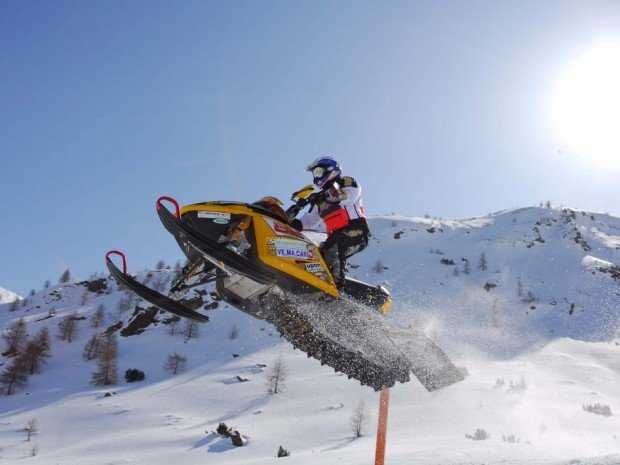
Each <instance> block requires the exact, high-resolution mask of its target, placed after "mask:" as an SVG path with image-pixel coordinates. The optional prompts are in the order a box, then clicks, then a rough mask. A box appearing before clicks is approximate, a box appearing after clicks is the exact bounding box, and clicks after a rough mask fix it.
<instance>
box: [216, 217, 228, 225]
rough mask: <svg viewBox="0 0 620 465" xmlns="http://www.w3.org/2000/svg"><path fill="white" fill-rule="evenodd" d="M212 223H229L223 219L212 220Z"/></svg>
mask: <svg viewBox="0 0 620 465" xmlns="http://www.w3.org/2000/svg"><path fill="white" fill-rule="evenodd" d="M213 222H214V223H217V224H228V223H230V221H228V220H226V219H224V218H215V219H214V220H213Z"/></svg>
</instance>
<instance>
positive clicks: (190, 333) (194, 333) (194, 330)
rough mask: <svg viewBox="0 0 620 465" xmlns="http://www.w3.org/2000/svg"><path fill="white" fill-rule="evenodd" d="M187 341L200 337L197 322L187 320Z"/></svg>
mask: <svg viewBox="0 0 620 465" xmlns="http://www.w3.org/2000/svg"><path fill="white" fill-rule="evenodd" d="M183 335H184V336H185V339H195V338H197V337H198V336H199V335H200V330H199V326H198V322H197V321H195V320H190V319H188V320H185V330H184V331H183Z"/></svg>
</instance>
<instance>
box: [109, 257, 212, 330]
mask: <svg viewBox="0 0 620 465" xmlns="http://www.w3.org/2000/svg"><path fill="white" fill-rule="evenodd" d="M113 254H114V255H119V256H120V257H122V259H123V271H121V270H119V269H118V267H117V266H116V265H115V264H114V263H112V260H111V259H110V255H113ZM105 262H106V265H107V267H108V270H109V271H110V274H111V275H112V276H113V277H114V279H115V280H116V282H118V283H120V284H123V285H124V286H127V287H128V288H129V289H131V290H132V291H133V292H135V293H136V294H138V295H139V296H140V297H142V298H143V299H144V300H146V301H147V302H150V303H152V304H153V305H155V306H156V307H159V308H161V309H162V310H165V311H167V312H170V313H173V314H175V315H178V316H180V317H183V318H189V319H191V320H196V321H199V322H201V323H206V322H207V321H209V317H208V316H207V315H203V314H201V313H198V312H196V311H195V310H190V309H189V308H187V307H186V306H185V305H183V304H181V303H179V302H177V301H176V300H174V299H171V298H169V297H166V296H165V295H163V294H160V293H159V292H157V291H154V290H153V289H151V288H150V287H147V286H145V285H144V284H142V283H139V282H138V281H136V280H135V279H134V278H132V277H131V276H130V275H129V274H128V273H127V261H126V259H125V254H123V253H122V252H119V251H118V250H111V251H109V252H108V253H107V254H106V256H105Z"/></svg>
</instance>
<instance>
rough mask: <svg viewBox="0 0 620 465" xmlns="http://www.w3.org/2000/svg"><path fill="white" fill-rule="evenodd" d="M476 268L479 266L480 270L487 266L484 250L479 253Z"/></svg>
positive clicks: (485, 268) (484, 269)
mask: <svg viewBox="0 0 620 465" xmlns="http://www.w3.org/2000/svg"><path fill="white" fill-rule="evenodd" d="M478 268H480V270H481V271H486V270H487V268H488V262H487V257H486V256H485V255H484V252H482V255H480V263H479V264H478Z"/></svg>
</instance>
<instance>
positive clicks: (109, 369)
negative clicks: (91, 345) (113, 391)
mask: <svg viewBox="0 0 620 465" xmlns="http://www.w3.org/2000/svg"><path fill="white" fill-rule="evenodd" d="M117 357H118V348H117V346H116V336H114V334H110V335H109V336H108V337H107V338H106V340H105V341H104V345H103V348H102V351H101V357H100V358H99V360H98V361H97V371H96V372H94V373H93V377H92V383H93V384H95V385H98V386H101V385H103V386H109V385H111V384H116V382H117V380H118V372H117V367H116V360H117Z"/></svg>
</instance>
